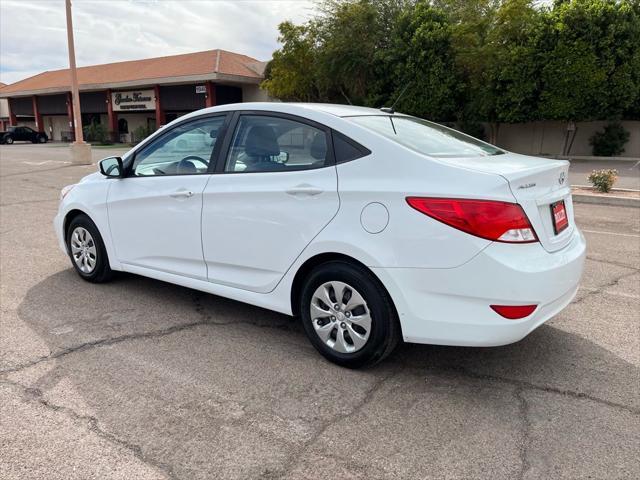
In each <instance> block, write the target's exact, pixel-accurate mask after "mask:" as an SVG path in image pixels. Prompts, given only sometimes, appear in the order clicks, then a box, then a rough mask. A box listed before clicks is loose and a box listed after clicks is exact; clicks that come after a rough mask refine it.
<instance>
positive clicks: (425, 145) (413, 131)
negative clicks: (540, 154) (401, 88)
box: [347, 115, 504, 157]
mask: <svg viewBox="0 0 640 480" xmlns="http://www.w3.org/2000/svg"><path fill="white" fill-rule="evenodd" d="M347 119H348V120H350V121H352V122H354V123H357V124H358V125H362V126H363V127H365V128H368V129H369V130H373V131H374V132H377V133H380V134H382V135H384V136H385V137H388V138H390V139H391V140H394V141H396V142H398V143H399V144H401V145H404V146H405V147H408V148H410V149H412V150H415V151H417V152H419V153H423V154H425V155H429V156H432V157H474V156H487V155H500V154H502V153H504V151H502V150H500V149H499V148H498V147H494V146H493V145H490V144H488V143H485V142H483V141H481V140H478V139H476V138H473V137H470V136H468V135H465V134H464V133H460V132H458V131H456V130H453V129H451V128H447V127H443V126H442V125H438V124H437V123H433V122H428V121H426V120H421V119H419V118H415V117H404V116H390V115H367V116H359V117H347Z"/></svg>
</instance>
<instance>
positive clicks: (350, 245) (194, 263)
mask: <svg viewBox="0 0 640 480" xmlns="http://www.w3.org/2000/svg"><path fill="white" fill-rule="evenodd" d="M203 132H205V133H204V134H203ZM206 132H209V135H207V134H206ZM209 138H211V139H212V140H213V141H209V140H207V139H209ZM194 139H196V141H194ZM203 139H204V140H203ZM181 140H185V141H184V142H181ZM185 146H186V147H189V146H193V151H185V148H186V147H185ZM189 148H190V147H189ZM100 170H101V172H100V173H94V174H92V175H89V176H87V177H85V178H84V179H82V180H81V181H80V183H78V184H76V185H70V186H68V187H65V188H64V189H63V191H62V200H61V202H60V209H59V212H58V215H57V216H56V218H55V222H54V223H55V230H56V233H57V236H58V238H59V240H60V245H61V247H62V249H63V250H64V251H65V252H66V253H67V254H68V255H69V256H70V258H71V262H72V265H73V266H74V268H75V269H76V270H77V272H78V274H79V275H80V276H81V277H82V278H84V279H85V280H88V281H92V282H102V281H105V280H107V279H109V278H110V277H111V275H112V272H113V271H126V272H131V273H135V274H140V275H144V276H148V277H152V278H156V279H158V280H163V281H167V282H171V283H175V284H179V285H183V286H186V287H191V288H194V289H198V290H202V291H204V292H209V293H213V294H216V295H221V296H224V297H228V298H232V299H235V300H239V301H242V302H246V303H250V304H253V305H258V306H261V307H264V308H268V309H271V310H275V311H278V312H282V313H285V314H289V315H297V316H299V317H300V319H301V321H302V322H303V325H304V329H305V331H306V333H307V335H308V337H309V339H310V341H311V343H312V344H313V345H314V346H315V347H316V348H317V349H318V350H319V352H320V353H321V354H323V355H324V356H325V357H326V358H328V359H329V360H331V361H333V362H335V363H338V364H340V365H344V366H348V367H359V366H364V365H370V364H373V363H375V362H378V361H380V360H381V359H383V358H384V357H385V356H386V355H388V354H389V353H390V352H391V351H392V350H393V348H394V346H395V345H396V343H397V341H398V340H399V339H401V338H402V339H404V340H405V341H407V342H418V343H430V344H440V345H468V346H495V345H504V344H508V343H512V342H515V341H518V340H520V339H521V338H523V337H524V336H526V335H527V334H528V333H529V332H531V331H532V330H534V329H535V328H536V327H538V326H539V325H541V324H542V323H543V322H545V321H547V320H549V319H550V318H551V317H553V316H554V315H556V314H557V313H558V312H560V311H561V310H562V309H563V308H564V307H566V306H567V305H568V304H569V302H570V301H571V300H572V298H573V297H574V295H575V294H576V291H577V289H578V283H579V280H580V276H581V274H582V270H583V264H584V258H585V240H584V237H583V236H582V234H581V233H580V232H579V230H578V228H577V227H576V225H575V223H574V219H573V205H572V202H571V192H570V189H569V186H568V184H567V183H568V182H567V170H568V163H567V162H565V161H557V160H549V159H542V158H533V157H528V156H523V155H517V154H513V153H509V152H505V151H503V150H501V149H499V148H497V147H494V146H492V145H489V144H487V143H484V142H481V141H479V140H476V139H474V138H472V137H469V136H467V135H464V134H461V133H459V132H456V131H454V130H451V129H448V128H445V127H442V126H440V125H437V124H434V123H431V122H427V121H424V120H421V119H418V118H414V117H410V116H406V115H401V114H397V113H391V112H389V111H388V110H385V111H381V110H376V109H369V108H360V107H351V106H341V105H321V104H286V103H253V104H252V103H244V104H235V105H224V106H220V107H214V108H208V109H204V110H200V111H197V112H194V113H192V114H190V115H186V116H184V117H180V118H179V119H177V120H175V121H174V122H172V123H171V124H169V125H167V126H166V127H164V128H163V129H161V130H159V131H158V132H156V133H155V134H154V135H152V136H151V137H149V138H148V139H146V140H145V141H144V142H142V143H141V144H139V145H138V146H136V147H135V148H134V149H132V150H131V151H130V152H128V153H127V154H126V155H125V156H124V157H123V158H122V159H120V158H117V157H112V158H107V159H105V160H103V161H102V162H101V163H100Z"/></svg>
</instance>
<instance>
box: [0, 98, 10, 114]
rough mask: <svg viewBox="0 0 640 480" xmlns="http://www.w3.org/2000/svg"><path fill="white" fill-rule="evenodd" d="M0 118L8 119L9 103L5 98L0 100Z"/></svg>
mask: <svg viewBox="0 0 640 480" xmlns="http://www.w3.org/2000/svg"><path fill="white" fill-rule="evenodd" d="M0 118H9V101H8V100H7V99H6V98H0Z"/></svg>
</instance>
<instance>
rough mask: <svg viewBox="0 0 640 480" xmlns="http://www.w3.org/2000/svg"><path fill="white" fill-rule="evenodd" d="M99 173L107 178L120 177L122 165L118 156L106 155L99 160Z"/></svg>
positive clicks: (122, 174) (122, 170)
mask: <svg viewBox="0 0 640 480" xmlns="http://www.w3.org/2000/svg"><path fill="white" fill-rule="evenodd" d="M100 173H101V174H103V175H104V176H105V177H109V178H122V177H123V176H124V166H123V165H122V159H121V158H120V157H108V158H105V159H103V160H100Z"/></svg>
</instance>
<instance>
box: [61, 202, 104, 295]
mask: <svg viewBox="0 0 640 480" xmlns="http://www.w3.org/2000/svg"><path fill="white" fill-rule="evenodd" d="M77 227H82V228H84V229H86V230H87V231H88V232H89V233H90V234H91V236H92V237H93V241H94V243H95V245H96V253H97V259H96V268H94V269H93V271H92V272H91V273H85V272H83V271H82V270H80V269H79V268H78V266H77V265H76V262H75V261H74V259H73V255H72V254H71V235H72V233H73V231H74V230H75V229H76V228H77ZM65 241H66V244H67V253H68V254H69V259H70V260H71V265H73V268H74V269H75V271H76V272H77V273H78V275H80V276H81V277H82V278H83V279H85V280H87V281H89V282H101V281H103V280H104V279H105V277H107V276H108V275H109V274H110V272H111V269H110V267H109V258H108V257H107V251H106V249H105V247H104V242H103V241H102V236H101V235H100V232H99V231H98V228H97V227H96V225H95V224H94V223H93V221H91V219H90V218H89V217H88V216H86V215H78V216H77V217H75V218H74V219H73V220H71V223H70V224H69V227H68V228H67V232H66V237H65Z"/></svg>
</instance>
